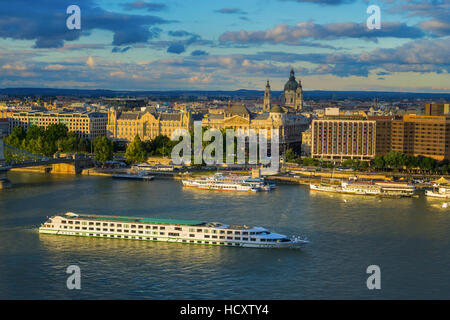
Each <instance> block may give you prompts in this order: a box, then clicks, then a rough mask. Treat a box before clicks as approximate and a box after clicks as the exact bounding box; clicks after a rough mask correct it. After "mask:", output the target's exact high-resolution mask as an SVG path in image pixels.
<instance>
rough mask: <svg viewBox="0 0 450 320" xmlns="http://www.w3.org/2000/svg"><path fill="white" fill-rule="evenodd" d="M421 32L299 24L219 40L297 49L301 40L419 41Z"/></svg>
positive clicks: (389, 26) (398, 26) (388, 25)
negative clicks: (397, 39)
mask: <svg viewBox="0 0 450 320" xmlns="http://www.w3.org/2000/svg"><path fill="white" fill-rule="evenodd" d="M423 36H424V33H423V31H422V30H421V29H420V28H417V27H410V26H408V25H406V24H405V23H400V22H384V23H382V26H381V29H379V30H376V29H374V30H368V29H367V26H366V23H354V22H341V23H331V24H324V25H321V24H315V23H312V22H299V23H298V24H297V25H295V26H289V25H286V24H280V25H277V26H275V27H274V28H272V29H267V30H261V31H245V30H241V31H227V32H225V33H223V34H222V35H221V36H220V38H219V40H220V41H221V42H234V43H253V44H256V43H271V44H287V45H298V44H300V41H301V40H302V39H315V40H334V39H339V38H360V39H366V40H367V39H372V40H374V39H375V40H376V39H377V38H381V37H384V38H385V37H394V38H421V37H423Z"/></svg>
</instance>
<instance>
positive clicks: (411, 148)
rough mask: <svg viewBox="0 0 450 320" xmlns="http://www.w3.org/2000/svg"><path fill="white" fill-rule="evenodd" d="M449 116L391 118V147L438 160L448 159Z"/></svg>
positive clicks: (449, 140)
mask: <svg viewBox="0 0 450 320" xmlns="http://www.w3.org/2000/svg"><path fill="white" fill-rule="evenodd" d="M449 143H450V117H448V116H419V115H404V116H403V117H402V118H401V119H394V120H392V129H391V148H390V151H398V152H401V153H404V154H408V155H412V156H416V157H417V156H424V157H430V158H433V159H435V160H438V161H442V160H449V159H450V148H449Z"/></svg>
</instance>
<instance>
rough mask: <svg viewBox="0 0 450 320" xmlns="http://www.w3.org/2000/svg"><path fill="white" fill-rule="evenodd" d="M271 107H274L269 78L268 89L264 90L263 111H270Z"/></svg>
mask: <svg viewBox="0 0 450 320" xmlns="http://www.w3.org/2000/svg"><path fill="white" fill-rule="evenodd" d="M271 107H272V94H271V92H270V84H269V80H267V85H266V89H265V90H264V107H263V112H269V111H270V108H271Z"/></svg>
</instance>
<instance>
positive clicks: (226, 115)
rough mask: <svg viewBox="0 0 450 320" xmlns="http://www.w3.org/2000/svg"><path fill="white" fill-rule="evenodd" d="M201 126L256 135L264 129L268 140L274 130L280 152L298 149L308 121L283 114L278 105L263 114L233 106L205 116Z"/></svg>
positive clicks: (240, 106)
mask: <svg viewBox="0 0 450 320" xmlns="http://www.w3.org/2000/svg"><path fill="white" fill-rule="evenodd" d="M202 126H203V127H208V128H215V129H234V130H236V131H237V130H242V131H243V132H244V133H246V134H248V133H249V132H250V129H253V130H255V131H256V133H259V131H260V130H263V129H266V130H267V135H266V138H267V139H268V140H270V138H271V132H272V131H274V130H276V131H278V134H279V137H280V150H283V149H282V147H284V148H288V147H295V146H297V147H300V138H301V134H302V131H304V130H305V129H306V128H307V127H308V121H307V119H306V118H305V117H303V116H301V115H295V114H287V113H285V112H284V111H283V109H282V108H281V107H280V106H278V105H274V106H272V107H271V109H270V111H269V112H264V113H252V112H250V111H249V110H248V109H247V108H246V107H245V106H244V105H233V106H228V108H226V109H225V111H224V112H223V113H222V114H217V113H208V114H206V115H205V117H204V118H203V120H202Z"/></svg>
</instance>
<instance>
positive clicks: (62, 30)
mask: <svg viewBox="0 0 450 320" xmlns="http://www.w3.org/2000/svg"><path fill="white" fill-rule="evenodd" d="M70 4H71V2H70V1H68V0H45V1H39V2H37V1H34V2H30V1H24V0H18V1H14V2H6V1H2V2H0V38H5V39H6V38H12V39H19V40H34V41H35V43H34V47H35V48H62V47H64V43H65V42H66V41H74V40H77V39H79V38H80V37H81V36H82V35H89V34H90V32H92V31H93V30H95V29H100V30H106V31H111V32H112V33H113V34H114V35H113V44H114V45H116V46H120V45H125V44H131V43H140V42H141V43H142V42H147V41H148V40H150V39H152V38H154V37H155V35H156V34H155V32H154V31H152V29H149V28H151V27H152V26H155V25H160V24H167V23H170V22H171V21H168V20H165V19H163V18H160V17H157V16H152V15H135V14H124V13H115V12H112V11H108V10H104V9H102V8H100V7H98V6H97V5H96V3H95V1H94V0H78V1H77V5H78V6H80V8H82V9H81V15H82V24H81V30H69V29H67V27H66V19H67V17H68V16H69V15H67V14H66V13H65V11H66V8H67V6H68V5H70Z"/></svg>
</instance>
